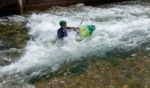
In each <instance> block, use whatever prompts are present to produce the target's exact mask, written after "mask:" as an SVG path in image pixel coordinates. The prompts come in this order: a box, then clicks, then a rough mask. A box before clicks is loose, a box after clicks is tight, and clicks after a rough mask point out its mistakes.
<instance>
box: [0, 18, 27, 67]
mask: <svg viewBox="0 0 150 88" xmlns="http://www.w3.org/2000/svg"><path fill="white" fill-rule="evenodd" d="M12 19H13V18H11V21H13V20H12ZM18 19H19V18H18ZM5 20H6V19H5ZM15 20H16V19H14V21H13V22H10V24H9V22H5V21H4V20H3V22H2V23H1V24H0V66H4V65H8V64H10V63H11V62H15V61H16V60H17V58H18V57H20V56H21V54H22V53H23V50H24V47H25V46H26V43H27V40H29V35H28V30H27V28H26V27H25V23H23V22H21V21H18V23H16V22H15Z"/></svg>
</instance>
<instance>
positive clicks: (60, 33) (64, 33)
mask: <svg viewBox="0 0 150 88" xmlns="http://www.w3.org/2000/svg"><path fill="white" fill-rule="evenodd" d="M67 36H68V33H67V29H64V28H62V27H61V28H59V29H58V31H57V37H58V39H63V38H64V37H67Z"/></svg>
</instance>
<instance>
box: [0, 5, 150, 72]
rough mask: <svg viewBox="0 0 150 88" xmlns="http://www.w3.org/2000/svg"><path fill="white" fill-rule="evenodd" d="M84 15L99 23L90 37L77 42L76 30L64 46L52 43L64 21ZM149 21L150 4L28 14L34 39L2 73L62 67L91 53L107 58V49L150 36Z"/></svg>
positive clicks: (137, 42)
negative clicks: (19, 57) (60, 22)
mask: <svg viewBox="0 0 150 88" xmlns="http://www.w3.org/2000/svg"><path fill="white" fill-rule="evenodd" d="M78 8H80V9H78ZM83 17H85V20H84V22H83V24H94V25H96V31H95V32H94V33H93V35H92V36H91V37H90V38H88V39H85V40H83V41H80V42H77V41H76V40H75V38H76V33H74V32H71V33H70V34H69V36H68V38H66V39H65V41H66V44H65V45H63V46H62V47H57V46H56V45H55V44H53V43H52V40H53V39H54V38H55V36H56V31H57V29H58V28H59V24H58V22H59V21H60V20H62V19H63V20H67V22H68V25H69V26H79V24H80V21H81V19H82V18H83ZM149 24H150V7H149V6H139V5H134V6H128V5H124V6H120V5H117V6H115V7H111V8H100V7H87V6H81V7H80V6H75V7H70V8H60V7H57V8H53V9H51V10H49V11H48V12H46V13H39V14H36V13H34V14H32V15H31V16H30V17H28V24H27V27H28V28H29V34H30V35H31V36H32V37H33V38H32V39H31V40H30V41H28V44H27V46H26V50H25V53H24V55H23V56H22V57H21V59H20V60H19V61H17V62H15V63H12V64H11V65H8V66H5V67H2V68H0V73H2V74H4V73H9V74H15V73H26V72H30V73H31V74H32V73H33V74H35V72H37V73H40V71H41V70H43V69H46V68H49V67H53V66H56V65H57V66H58V67H59V65H60V64H62V63H63V62H66V61H75V60H79V59H81V58H83V57H88V56H98V57H105V55H106V52H107V51H111V50H112V49H113V48H116V47H117V48H119V47H120V48H124V49H126V48H128V47H136V46H138V45H140V44H141V43H143V42H145V41H147V39H149V38H150V35H149V34H150V30H149V29H150V26H149ZM57 66H56V67H57Z"/></svg>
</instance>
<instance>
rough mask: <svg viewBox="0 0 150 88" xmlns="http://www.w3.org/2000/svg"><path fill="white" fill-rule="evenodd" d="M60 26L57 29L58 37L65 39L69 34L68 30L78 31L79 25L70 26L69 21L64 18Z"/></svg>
mask: <svg viewBox="0 0 150 88" xmlns="http://www.w3.org/2000/svg"><path fill="white" fill-rule="evenodd" d="M59 25H60V28H59V29H58V30H57V38H58V39H60V40H63V39H64V38H65V37H67V36H68V31H70V30H74V31H77V30H78V29H79V28H78V27H68V26H67V22H66V21H65V20H62V21H60V22H59Z"/></svg>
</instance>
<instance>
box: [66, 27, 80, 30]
mask: <svg viewBox="0 0 150 88" xmlns="http://www.w3.org/2000/svg"><path fill="white" fill-rule="evenodd" d="M67 29H72V30H74V31H78V30H79V27H67Z"/></svg>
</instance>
